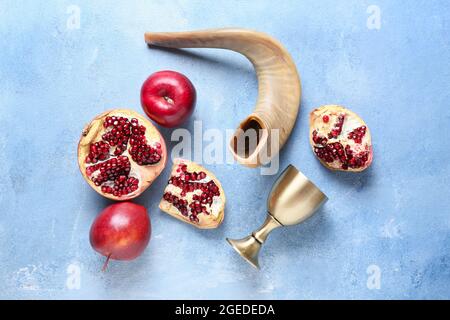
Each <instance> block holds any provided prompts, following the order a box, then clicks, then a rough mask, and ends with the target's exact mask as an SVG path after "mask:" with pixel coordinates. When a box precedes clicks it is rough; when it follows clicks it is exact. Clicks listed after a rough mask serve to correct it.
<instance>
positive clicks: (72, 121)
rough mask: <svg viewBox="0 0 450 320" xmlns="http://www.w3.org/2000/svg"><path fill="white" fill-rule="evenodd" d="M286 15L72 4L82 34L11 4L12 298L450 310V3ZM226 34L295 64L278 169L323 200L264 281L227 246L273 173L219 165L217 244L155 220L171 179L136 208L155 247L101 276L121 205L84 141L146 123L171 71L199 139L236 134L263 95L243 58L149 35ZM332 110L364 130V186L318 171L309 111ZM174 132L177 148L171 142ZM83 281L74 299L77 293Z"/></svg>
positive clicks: (4, 49) (213, 237)
mask: <svg viewBox="0 0 450 320" xmlns="http://www.w3.org/2000/svg"><path fill="white" fill-rule="evenodd" d="M278 2H279V3H278V4H275V2H274V1H246V2H243V1H239V2H238V1H228V0H226V1H214V5H213V4H212V3H209V4H206V2H198V1H123V2H121V3H120V4H116V5H111V4H109V3H110V2H109V1H95V3H94V2H92V1H81V0H78V1H75V2H74V4H75V5H77V6H78V7H79V8H80V9H81V25H80V28H79V29H72V28H70V27H69V28H68V26H67V19H69V18H70V14H69V13H68V11H67V10H68V6H69V5H70V4H71V3H72V2H67V1H55V2H53V3H50V2H48V3H44V2H42V1H40V2H37V1H21V2H17V1H9V0H2V1H1V3H0V37H1V39H2V45H1V49H0V88H1V94H0V128H1V129H0V132H1V135H0V172H2V178H1V179H0V208H1V209H0V210H1V214H0V261H1V263H0V297H1V298H192V299H197V298H252V299H253V298H262V299H265V298H280V299H287V298H289V299H291V298H294V299H297V298H306V299H310V298H363V299H370V298H376V299H384V298H450V253H449V247H450V215H449V213H450V209H449V207H450V191H449V190H450V188H449V183H450V165H449V161H448V159H449V155H450V152H449V150H450V140H449V131H450V129H449V128H450V126H449V122H450V108H449V105H448V101H450V97H449V89H450V88H449V85H450V71H449V70H450V68H449V64H450V50H449V49H450V45H449V34H450V26H449V14H450V5H449V2H448V1H445V0H442V1H409V2H408V3H407V4H405V3H404V1H387V0H377V1H374V2H375V3H372V2H368V1H356V0H355V1H340V2H339V4H338V3H337V2H336V1H331V0H330V1H278ZM169 3H170V4H169ZM371 4H375V5H378V6H379V8H380V9H381V28H380V29H379V30H373V29H369V28H368V27H367V26H366V21H367V19H368V17H369V16H370V14H369V13H367V11H366V10H367V8H368V6H369V5H371ZM224 26H240V27H247V28H252V29H257V30H261V31H265V32H267V33H269V34H271V35H273V36H275V37H276V38H278V39H279V40H280V41H281V42H282V43H284V44H285V46H286V47H287V48H288V50H289V51H290V52H291V54H292V56H293V58H294V60H295V62H296V64H297V67H298V69H299V71H300V73H301V76H302V84H303V96H302V104H301V111H300V114H299V118H298V122H297V126H296V127H295V130H294V132H293V134H292V136H291V138H290V140H289V142H288V144H287V145H286V147H285V148H284V149H283V151H282V153H281V167H284V166H286V165H287V164H289V163H293V164H295V165H296V166H297V167H299V168H300V169H301V170H302V171H303V172H304V173H305V174H306V175H307V176H308V177H309V178H311V179H312V180H313V181H315V182H316V184H317V185H318V186H320V187H321V188H322V189H323V191H324V192H325V193H326V194H327V195H328V196H329V198H330V201H329V202H328V203H327V205H326V206H325V207H324V208H323V209H322V210H321V211H320V212H318V213H317V214H316V215H315V216H314V217H313V218H311V219H310V220H308V221H307V222H305V223H304V224H302V225H299V226H295V227H290V228H288V229H284V230H277V231H275V232H274V233H273V235H272V236H271V238H270V239H269V241H268V243H267V244H266V245H265V248H264V250H263V251H262V255H261V264H262V266H263V268H262V270H261V271H260V272H257V271H256V270H254V269H252V268H251V267H250V266H249V265H247V264H246V263H245V262H244V261H243V260H241V258H240V257H239V256H238V255H237V254H236V253H235V252H234V251H233V250H232V249H231V247H229V246H228V244H227V243H226V242H225V241H224V238H225V237H226V236H230V237H241V236H244V235H246V234H248V233H249V232H250V231H251V230H252V229H254V228H255V227H257V226H258V225H259V224H260V223H261V222H262V221H263V219H264V215H265V198H266V195H267V193H268V191H269V188H270V186H271V184H272V182H273V181H274V180H275V176H261V175H260V173H259V171H258V170H250V169H247V168H244V167H241V166H238V165H214V166H209V168H210V169H212V170H213V171H214V172H215V173H216V174H217V176H218V177H219V178H220V179H221V181H222V183H223V186H224V188H225V191H226V194H227V197H228V205H227V210H226V218H225V221H224V223H223V225H222V226H221V227H220V228H219V229H217V230H211V231H200V230H197V229H194V228H192V227H190V226H188V225H186V224H182V223H180V222H178V221H176V220H175V219H173V218H171V217H169V216H167V215H165V214H163V213H161V212H160V211H159V209H158V207H157V205H158V201H159V198H160V196H161V193H162V189H163V187H164V184H165V181H166V178H167V177H168V174H169V172H168V170H166V171H165V172H164V173H163V174H162V176H161V177H160V178H159V179H158V180H157V181H156V182H155V183H154V185H152V187H151V188H149V190H148V191H146V192H145V193H144V194H143V195H142V196H141V197H139V199H137V202H138V203H141V204H144V205H145V206H146V207H148V209H149V211H150V214H151V219H152V224H153V236H152V240H151V243H150V246H149V247H148V249H147V250H146V251H145V253H144V254H143V256H142V257H140V258H139V259H137V260H135V261H133V262H129V263H125V262H113V263H111V265H110V268H109V270H108V272H106V273H101V272H100V271H99V270H100V268H101V265H102V263H103V259H102V257H101V256H99V255H97V254H96V253H95V252H94V251H93V250H92V249H91V247H90V245H89V241H88V232H89V228H90V225H91V222H92V221H93V219H94V217H95V215H96V214H97V213H98V212H99V211H100V210H101V209H102V208H104V207H105V206H106V205H107V204H109V203H110V202H109V201H107V200H105V199H103V198H102V197H100V196H99V195H98V194H96V193H95V192H94V191H93V190H92V189H91V188H90V187H89V186H88V185H87V184H86V183H85V181H84V180H83V178H82V177H81V175H80V173H79V171H78V167H77V161H76V146H77V142H78V138H79V135H80V131H81V129H82V127H83V125H84V124H85V123H87V122H88V121H89V120H90V119H91V118H92V117H93V116H95V115H96V114H98V113H101V112H102V111H104V110H107V109H110V108H113V107H128V108H131V109H135V110H137V111H139V112H140V111H141V109H140V104H139V89H140V85H141V83H142V82H143V80H144V79H145V78H146V77H147V76H148V75H149V74H150V73H152V72H154V71H157V70H160V69H173V70H178V71H180V72H182V73H184V74H186V75H187V76H188V77H190V78H191V80H192V81H193V83H194V84H195V85H196V87H197V90H198V104H197V109H196V111H195V113H194V115H193V117H192V119H191V121H190V122H189V123H188V124H187V125H186V126H187V127H188V128H192V123H193V122H192V121H193V120H200V119H201V120H203V121H204V122H203V127H204V129H208V128H221V129H225V128H234V127H235V126H236V125H237V123H238V122H239V120H241V119H243V118H244V117H245V116H246V115H247V114H248V113H249V111H250V110H251V108H252V106H253V104H254V101H255V98H256V89H257V83H256V79H255V76H254V73H253V70H252V67H251V65H250V63H249V62H248V61H247V60H245V58H243V57H242V56H240V55H238V54H235V53H231V52H227V51H220V50H193V51H190V52H192V54H177V53H173V52H167V51H163V50H149V49H148V48H147V46H146V45H145V44H144V42H143V33H144V32H145V31H179V30H190V29H199V28H208V27H224ZM328 103H338V104H342V105H345V106H347V107H349V108H351V109H353V110H354V111H355V112H357V113H359V114H360V115H361V116H362V117H363V118H364V119H365V120H366V122H367V123H368V125H369V127H370V129H371V131H372V136H373V139H374V149H375V160H374V163H373V165H372V167H371V168H370V169H369V170H367V171H366V172H364V173H362V174H348V173H334V172H330V171H327V170H326V169H324V168H323V167H322V166H321V165H320V164H319V162H318V161H317V160H316V159H315V158H314V155H313V153H312V152H311V150H310V147H309V144H308V137H307V133H308V122H307V121H308V120H307V118H308V113H309V112H310V111H311V110H312V109H313V108H314V107H317V106H319V105H322V104H328ZM163 133H164V135H165V137H166V140H167V141H168V140H169V139H170V133H171V131H170V130H163ZM77 268H79V271H80V279H81V283H80V286H79V288H78V287H77V286H73V285H70V279H71V275H73V272H74V271H73V270H77ZM373 268H375V269H378V270H379V271H380V278H379V279H380V282H379V284H380V285H379V288H378V287H377V288H374V287H373V286H372V285H370V283H371V279H372V278H371V277H372V275H371V274H370V272H372V271H371V270H373ZM368 271H369V274H368ZM75 273H76V272H75ZM368 281H369V285H368V283H367V282H368ZM68 282H69V283H68Z"/></svg>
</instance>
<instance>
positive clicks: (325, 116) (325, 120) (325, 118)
mask: <svg viewBox="0 0 450 320" xmlns="http://www.w3.org/2000/svg"><path fill="white" fill-rule="evenodd" d="M322 120H323V122H325V123H328V121H330V117H329V116H327V115H324V116H323V117H322Z"/></svg>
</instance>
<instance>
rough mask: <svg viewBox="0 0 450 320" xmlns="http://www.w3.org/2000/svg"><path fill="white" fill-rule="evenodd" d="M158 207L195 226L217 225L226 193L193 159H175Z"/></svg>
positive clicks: (221, 217) (215, 179) (220, 221)
mask: <svg viewBox="0 0 450 320" xmlns="http://www.w3.org/2000/svg"><path fill="white" fill-rule="evenodd" d="M159 208H160V209H161V210H162V211H164V212H166V213H168V214H170V215H171V216H173V217H175V218H177V219H179V220H181V221H183V222H187V223H189V224H191V225H194V226H195V227H197V228H201V229H211V228H217V227H218V226H219V225H220V224H221V223H222V221H223V218H224V209H225V193H224V191H223V189H222V186H221V184H220V182H219V180H217V178H216V177H215V176H214V175H213V174H212V173H211V172H209V171H208V170H206V169H205V168H203V167H201V166H199V165H198V164H196V163H194V162H191V161H188V160H184V159H175V160H174V165H173V167H172V173H171V176H170V179H169V182H168V184H167V187H166V189H165V190H164V195H163V198H162V200H161V202H160V204H159Z"/></svg>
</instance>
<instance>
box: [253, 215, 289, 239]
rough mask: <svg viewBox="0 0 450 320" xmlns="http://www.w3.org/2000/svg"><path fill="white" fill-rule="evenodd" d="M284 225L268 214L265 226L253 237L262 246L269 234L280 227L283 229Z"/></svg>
mask: <svg viewBox="0 0 450 320" xmlns="http://www.w3.org/2000/svg"><path fill="white" fill-rule="evenodd" d="M282 226H283V225H282V224H281V223H279V222H278V221H277V220H276V219H275V218H274V217H273V216H272V215H271V214H270V213H268V214H267V217H266V221H264V223H263V225H262V226H261V227H260V228H259V229H258V230H256V231H255V232H253V233H252V236H253V237H254V238H255V239H256V240H257V241H258V242H259V243H261V244H263V243H264V241H266V239H267V237H268V236H269V233H270V232H271V231H272V230H273V229H276V228H278V227H282Z"/></svg>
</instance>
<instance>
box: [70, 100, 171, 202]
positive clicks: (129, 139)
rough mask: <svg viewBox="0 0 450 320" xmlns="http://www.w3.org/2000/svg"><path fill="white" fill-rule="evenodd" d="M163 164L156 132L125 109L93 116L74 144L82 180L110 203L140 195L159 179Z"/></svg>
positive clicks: (162, 147) (164, 156)
mask: <svg viewBox="0 0 450 320" xmlns="http://www.w3.org/2000/svg"><path fill="white" fill-rule="evenodd" d="M166 160H167V151H166V144H165V142H164V138H163V137H162V136H161V134H160V133H159V131H158V130H157V129H156V128H155V127H154V126H153V125H152V124H151V122H150V121H148V120H147V119H145V118H144V117H143V116H141V115H139V114H138V113H136V112H134V111H132V110H127V109H116V110H111V111H107V112H105V113H102V114H101V115H99V116H97V117H96V118H95V119H94V120H92V121H91V122H90V123H89V124H88V125H87V126H86V127H85V128H84V129H83V132H82V134H81V138H80V142H79V144H78V164H79V166H80V170H81V173H82V174H83V177H84V178H85V179H86V181H87V182H88V183H89V185H90V186H91V187H92V188H94V190H95V191H97V192H98V193H100V194H101V195H102V196H104V197H106V198H109V199H112V200H128V199H132V198H135V197H137V196H138V195H140V194H141V193H142V192H143V191H144V190H145V189H147V188H148V187H149V186H150V185H151V184H152V182H153V180H155V179H156V178H157V177H158V176H159V174H160V173H161V171H162V170H163V169H164V167H165V166H166Z"/></svg>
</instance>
